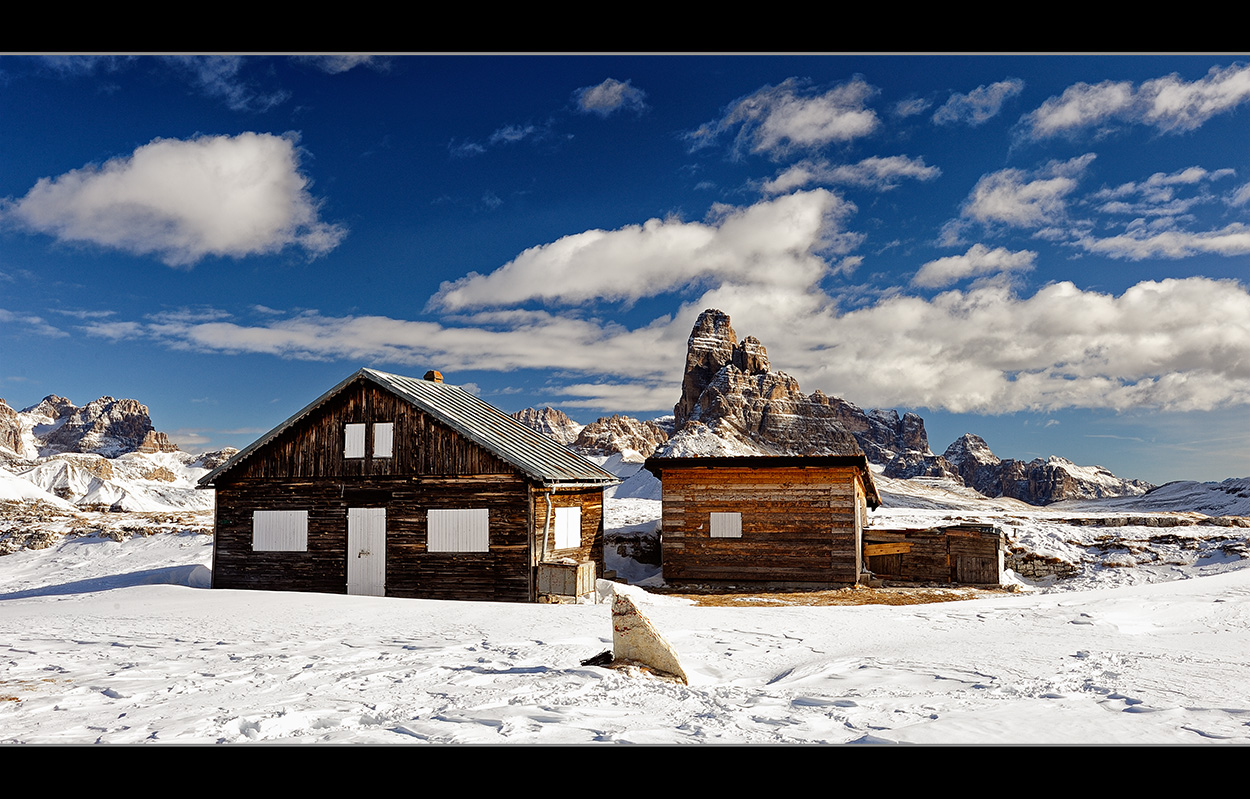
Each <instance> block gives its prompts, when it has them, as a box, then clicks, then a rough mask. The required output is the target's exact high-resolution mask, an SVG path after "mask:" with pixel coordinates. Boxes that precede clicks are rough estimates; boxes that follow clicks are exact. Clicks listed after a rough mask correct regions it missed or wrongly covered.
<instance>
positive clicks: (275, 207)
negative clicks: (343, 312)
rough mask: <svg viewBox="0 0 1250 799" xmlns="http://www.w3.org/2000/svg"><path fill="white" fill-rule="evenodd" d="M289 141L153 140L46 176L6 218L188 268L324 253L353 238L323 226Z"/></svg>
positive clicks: (7, 208) (7, 207)
mask: <svg viewBox="0 0 1250 799" xmlns="http://www.w3.org/2000/svg"><path fill="white" fill-rule="evenodd" d="M308 185H309V180H308V178H306V177H304V176H303V175H302V174H301V173H300V171H299V154H298V150H297V149H296V146H295V141H294V140H293V138H292V137H288V136H274V135H271V134H266V133H241V134H239V135H238V136H201V137H199V138H194V139H188V140H179V139H153V140H152V141H151V142H150V143H148V144H145V145H144V146H142V147H140V148H139V149H137V150H135V151H134V153H133V154H132V155H129V156H124V157H119V158H114V159H111V160H109V161H107V162H106V163H105V164H104V165H102V166H95V165H88V166H85V167H83V168H82V169H75V170H71V171H70V172H67V173H65V174H63V175H60V176H58V177H55V178H41V179H40V180H39V181H38V182H37V183H36V184H35V186H34V187H33V188H32V189H31V190H30V191H29V192H27V194H26V196H25V197H22V198H20V199H18V200H6V201H5V202H4V204H3V207H2V208H0V213H2V214H3V216H4V217H5V218H7V219H9V220H11V221H15V222H17V223H19V224H21V225H23V226H25V227H26V228H28V229H30V230H34V231H38V232H42V233H47V234H49V235H52V236H55V237H57V238H58V239H61V240H62V241H75V242H91V243H94V244H98V245H101V246H103V247H108V248H111V249H116V250H122V251H124V252H129V253H134V254H136V255H155V256H157V257H159V258H160V259H161V260H162V261H163V262H165V263H166V264H168V265H170V266H185V267H189V266H192V265H194V264H195V263H197V262H198V261H200V260H201V259H203V258H205V257H206V256H228V257H233V258H241V257H244V256H248V255H260V254H265V253H274V252H278V251H279V250H282V249H283V248H285V247H288V246H296V247H300V248H302V249H304V250H305V251H306V252H307V253H308V255H309V256H311V257H316V256H319V255H324V254H325V253H327V252H329V251H330V250H333V249H334V248H335V247H337V246H338V244H339V242H340V241H341V240H342V239H343V237H344V236H345V235H346V234H347V231H346V229H345V228H343V227H342V226H340V225H334V224H329V223H326V222H322V221H321V220H320V219H319V218H318V207H317V206H318V204H317V202H316V201H315V200H314V199H313V197H312V195H311V194H309V192H308Z"/></svg>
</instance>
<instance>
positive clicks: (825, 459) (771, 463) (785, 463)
mask: <svg viewBox="0 0 1250 799" xmlns="http://www.w3.org/2000/svg"><path fill="white" fill-rule="evenodd" d="M643 467H644V468H645V469H646V470H647V471H649V472H651V473H652V474H654V475H655V476H656V477H659V478H660V479H661V480H663V479H664V477H663V473H664V472H665V471H666V470H670V469H728V468H735V469H829V468H852V469H857V470H859V473H860V476H861V477H862V478H863V481H864V493H865V494H866V495H867V497H868V504H869V505H871V506H872V507H874V508H878V507H880V506H881V495H880V494H878V493H877V485H876V483H874V482H873V479H872V470H871V469H869V468H868V458H867V457H866V456H864V455H737V456H732V457H713V458H663V457H652V458H647V462H646V463H644V464H643Z"/></svg>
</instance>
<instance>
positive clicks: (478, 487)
mask: <svg viewBox="0 0 1250 799" xmlns="http://www.w3.org/2000/svg"><path fill="white" fill-rule="evenodd" d="M617 482H618V480H617V479H616V477H615V476H613V475H612V474H610V473H608V472H606V471H604V470H602V469H600V468H599V467H598V466H596V465H595V464H593V463H591V462H590V461H588V460H586V459H585V458H582V457H580V456H579V455H576V454H575V453H572V452H570V451H568V450H566V449H565V448H564V447H562V446H560V445H559V444H558V443H556V442H555V441H552V440H551V439H549V438H547V437H545V436H543V435H541V434H539V433H537V432H535V431H534V430H532V429H530V428H528V427H526V426H525V425H523V424H521V423H520V422H518V421H516V420H515V419H513V418H512V417H510V416H509V415H507V414H505V413H504V412H502V411H500V410H498V409H497V408H495V407H493V406H491V405H490V404H489V403H487V402H484V401H483V400H481V399H479V398H477V397H475V396H473V395H472V394H470V393H468V392H467V391H465V390H463V389H461V388H459V387H458V386H453V385H448V384H446V383H443V382H442V375H440V374H439V373H438V372H433V371H432V372H430V373H428V374H427V375H426V379H424V380H418V379H415V378H411V377H403V376H400V375H393V374H387V373H385V372H378V371H375V370H373V369H361V370H359V371H358V372H356V373H355V374H353V375H351V376H350V377H348V378H347V379H346V380H344V381H343V382H341V383H339V384H338V385H337V386H335V387H334V388H332V389H330V390H329V391H327V392H326V393H325V394H323V395H321V396H320V397H318V398H317V399H316V400H314V401H313V402H312V403H311V404H309V405H308V406H307V407H305V408H304V409H303V410H301V411H299V412H298V413H296V414H295V415H294V416H292V417H291V418H290V419H287V420H286V421H285V422H283V423H282V424H280V425H278V426H277V427H275V428H274V429H273V430H271V431H269V432H268V433H266V434H265V435H264V436H262V437H261V438H260V439H259V440H257V441H256V442H255V443H253V444H252V445H251V446H249V447H247V448H246V449H244V450H243V451H241V452H239V453H238V454H237V455H235V456H234V457H233V458H231V459H230V460H229V461H227V462H226V463H224V464H222V465H221V466H219V467H218V468H217V469H214V470H213V471H212V472H210V473H209V474H207V475H205V477H204V478H203V479H202V480H200V483H199V486H200V487H201V488H213V489H216V511H217V513H216V527H215V536H214V541H213V587H214V588H246V589H268V590H281V591H320V592H325V593H338V594H342V593H348V594H366V595H373V596H396V597H420V598H430V599H478V600H499V601H508V602H527V601H528V602H532V601H538V600H539V599H540V598H542V595H541V594H540V590H539V571H540V564H544V563H550V564H552V565H553V566H554V567H555V568H556V570H557V571H559V570H560V569H562V568H563V569H567V568H568V566H569V565H574V566H575V567H576V568H575V572H576V574H577V575H579V576H580V578H579V579H576V580H574V581H573V584H574V585H577V586H582V587H584V586H585V585H586V584H587V582H589V583H590V584H591V585H592V586H593V575H595V574H599V573H601V572H602V570H603V490H604V488H606V487H607V486H611V485H615V484H616V483H617ZM546 582H547V583H549V584H551V585H563V584H565V582H567V581H560V580H547V581H546Z"/></svg>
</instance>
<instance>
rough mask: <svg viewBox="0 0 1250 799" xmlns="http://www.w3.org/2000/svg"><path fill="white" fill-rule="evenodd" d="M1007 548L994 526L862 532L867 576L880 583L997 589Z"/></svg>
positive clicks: (954, 525) (980, 525)
mask: <svg viewBox="0 0 1250 799" xmlns="http://www.w3.org/2000/svg"><path fill="white" fill-rule="evenodd" d="M1006 549H1007V543H1006V537H1005V535H1004V534H1003V532H1002V530H1000V529H999V528H997V527H995V526H994V525H992V524H953V525H947V526H943V527H930V528H927V529H907V530H885V529H872V530H865V531H864V558H865V560H866V561H867V564H868V571H870V572H872V574H873V576H874V577H878V578H881V579H883V580H898V581H901V582H924V583H961V584H964V585H998V584H999V583H1000V582H1001V581H1002V576H1003V558H1004V556H1005V553H1006Z"/></svg>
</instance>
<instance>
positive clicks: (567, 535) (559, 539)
mask: <svg viewBox="0 0 1250 799" xmlns="http://www.w3.org/2000/svg"><path fill="white" fill-rule="evenodd" d="M581 545H582V509H581V508H556V549H572V548H573V547H580V546H581Z"/></svg>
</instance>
